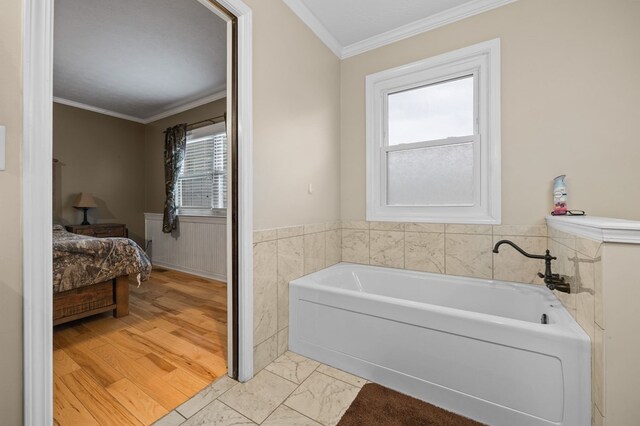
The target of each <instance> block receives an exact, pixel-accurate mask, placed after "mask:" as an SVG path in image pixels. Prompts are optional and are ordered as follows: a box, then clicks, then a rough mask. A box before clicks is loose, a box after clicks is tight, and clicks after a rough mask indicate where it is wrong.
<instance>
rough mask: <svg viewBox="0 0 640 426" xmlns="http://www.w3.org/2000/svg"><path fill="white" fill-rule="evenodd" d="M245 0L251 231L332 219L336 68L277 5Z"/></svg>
mask: <svg viewBox="0 0 640 426" xmlns="http://www.w3.org/2000/svg"><path fill="white" fill-rule="evenodd" d="M246 3H247V4H248V6H249V7H251V9H252V10H253V49H254V50H253V94H254V96H253V102H254V103H253V116H254V121H253V124H254V143H253V152H254V156H253V160H254V168H253V173H254V180H253V182H254V188H253V191H254V229H263V228H270V227H277V226H286V225H297V224H300V223H314V222H330V221H336V220H338V219H339V216H340V196H339V192H340V145H339V143H340V140H339V139H340V134H339V122H340V93H339V88H340V63H339V61H338V59H337V58H336V57H335V55H334V54H333V53H332V52H331V51H330V50H329V49H328V48H327V47H326V46H325V45H324V44H322V42H321V41H320V40H319V39H318V38H317V37H316V36H315V35H314V34H313V33H312V32H311V31H310V30H309V28H307V27H306V26H305V25H304V24H303V23H302V22H301V21H300V20H299V19H298V18H297V17H296V16H295V15H294V14H293V12H292V11H291V10H290V9H289V8H288V7H287V6H286V5H285V4H284V3H283V2H282V1H269V2H265V1H263V0H246ZM310 183H311V184H312V185H313V194H308V191H307V188H308V185H309V184H310Z"/></svg>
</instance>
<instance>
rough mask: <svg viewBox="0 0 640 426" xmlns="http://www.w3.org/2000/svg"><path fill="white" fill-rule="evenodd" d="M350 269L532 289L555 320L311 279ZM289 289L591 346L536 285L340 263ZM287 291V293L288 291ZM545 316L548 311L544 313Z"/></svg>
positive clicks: (563, 310) (549, 294)
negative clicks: (477, 309) (530, 318)
mask: <svg viewBox="0 0 640 426" xmlns="http://www.w3.org/2000/svg"><path fill="white" fill-rule="evenodd" d="M351 268H359V269H369V270H380V271H385V272H390V273H393V274H398V275H410V276H422V277H427V278H428V277H434V278H437V279H445V280H446V279H451V280H454V281H458V280H463V281H471V282H473V283H474V284H481V285H482V284H484V285H497V286H502V285H505V286H508V287H516V288H523V289H527V290H536V292H538V293H540V294H541V295H542V296H543V300H544V303H545V304H547V303H548V304H549V309H551V310H552V312H553V319H554V320H555V321H554V322H552V323H548V324H542V323H538V322H532V321H525V320H521V319H516V318H509V317H504V316H499V315H494V314H488V313H482V312H475V311H469V310H464V309H459V308H452V307H448V306H442V305H436V304H431V303H425V302H416V301H412V300H407V299H401V298H394V297H391V296H384V295H379V294H374V293H366V292H362V291H356V290H349V289H343V288H339V287H333V286H330V285H324V284H322V283H320V282H318V281H316V280H315V278H316V277H318V276H323V275H327V274H329V273H330V272H331V271H335V270H343V269H346V270H348V269H351ZM289 285H290V287H298V288H301V289H308V290H312V291H313V290H316V291H321V292H326V293H330V294H334V295H342V296H348V297H356V298H362V299H365V300H370V301H372V302H377V303H381V302H382V303H390V304H392V305H394V306H399V307H407V308H413V309H420V308H423V309H424V308H425V307H426V308H427V309H428V310H430V311H432V312H434V313H437V314H440V315H444V316H446V317H451V318H463V319H466V320H471V321H477V322H479V323H483V324H492V325H498V326H503V327H508V328H518V329H523V328H524V329H526V330H527V331H530V332H534V333H543V334H546V335H552V336H555V337H561V338H572V339H576V340H579V341H582V342H584V343H587V344H589V345H591V343H592V342H591V339H590V338H589V336H588V334H587V333H586V332H585V331H584V330H583V329H582V327H580V326H579V325H578V323H577V321H576V320H575V319H574V318H573V317H572V316H571V314H570V313H569V311H568V310H567V308H566V307H565V306H564V305H563V304H562V302H561V301H560V300H559V299H558V298H557V296H556V295H555V294H554V293H553V292H551V291H550V290H548V289H546V288H543V287H542V286H538V285H536V284H526V283H517V282H511V281H501V280H489V279H484V278H474V277H465V276H460V275H449V274H438V273H433V272H422V271H411V270H406V269H396V268H389V267H385V266H377V265H362V264H358V263H350V262H340V263H337V264H335V265H331V266H328V267H326V268H323V269H321V270H319V271H316V272H313V273H311V274H308V275H304V276H302V277H299V278H297V279H295V280H292V281H290V282H289ZM290 291H291V290H290ZM547 313H549V312H547Z"/></svg>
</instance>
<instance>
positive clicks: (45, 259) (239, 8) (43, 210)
mask: <svg viewBox="0 0 640 426" xmlns="http://www.w3.org/2000/svg"><path fill="white" fill-rule="evenodd" d="M202 3H203V4H204V5H205V6H207V7H208V8H210V9H211V10H213V11H215V12H216V13H218V14H219V15H224V16H225V19H226V20H227V22H228V28H229V34H230V37H231V44H232V45H233V46H234V48H233V49H230V50H231V52H232V53H231V56H233V57H235V60H236V61H237V62H236V63H237V64H238V66H237V69H236V72H235V73H232V71H233V70H231V69H230V70H229V74H233V75H232V78H231V79H230V81H231V82H232V84H231V87H230V88H229V89H228V90H230V92H231V94H230V96H228V99H229V102H230V103H231V105H230V107H229V111H235V112H236V113H235V115H231V117H230V122H231V123H232V126H231V128H232V130H231V135H232V137H233V138H235V139H236V144H237V154H236V156H235V157H234V158H235V159H236V161H237V163H236V164H237V165H236V166H235V167H236V171H237V179H236V180H235V181H234V185H235V184H236V183H237V186H236V187H237V196H236V197H234V199H233V200H234V201H233V202H235V203H237V204H236V206H237V208H235V210H234V211H233V213H232V214H231V216H232V218H233V220H235V221H236V223H237V226H236V230H235V232H236V233H237V239H236V241H237V243H236V245H235V247H232V248H231V249H230V251H231V250H234V249H235V250H236V251H237V256H232V257H233V258H234V259H236V263H237V265H236V266H235V267H234V266H233V265H232V266H231V267H230V268H229V274H230V276H229V281H230V282H232V283H233V284H232V285H233V286H234V290H236V291H233V292H229V293H230V294H231V298H232V300H231V301H230V302H231V303H230V304H229V306H230V307H233V306H234V300H233V299H235V303H236V306H237V309H233V308H232V309H229V316H230V321H232V322H233V323H234V324H237V325H238V332H237V338H236V339H235V342H236V343H235V344H232V345H229V347H230V348H231V349H232V348H233V347H234V346H236V347H237V350H235V351H233V352H232V354H231V356H230V357H229V361H230V369H231V371H233V370H237V374H238V378H239V380H241V381H245V380H248V379H249V378H251V376H252V374H253V372H252V363H253V362H252V349H253V348H252V323H253V321H252V258H251V255H252V253H251V252H252V247H251V234H252V223H251V215H252V214H251V187H252V185H251V138H252V135H251V85H250V84H251V11H250V9H249V8H248V7H246V5H244V3H242V2H241V1H238V0H221V1H219V2H216V4H215V5H214V4H211V3H208V2H204V1H203V2H202ZM52 6H53V4H52V2H51V1H44V2H41V1H35V0H34V1H31V0H26V2H25V39H24V64H25V65H24V73H25V78H24V129H23V130H24V152H23V154H24V155H23V158H24V163H23V164H24V167H23V175H24V181H23V182H24V186H23V193H24V195H23V212H24V213H23V215H24V223H26V224H29V225H28V226H24V227H23V241H24V244H23V259H24V342H25V344H24V368H25V386H24V397H25V400H24V406H25V424H34V425H35V424H38V425H40V424H50V423H51V419H52V397H51V396H52V387H51V383H52V371H51V352H50V351H51V346H52V332H51V329H52V327H51V326H52V316H51V315H52V310H51V302H52V294H51V287H50V285H49V284H47V283H50V282H51V268H52V265H51V216H50V213H48V212H51V210H52V195H51V192H50V188H51V181H52V177H51V176H52V175H51V171H52V166H51V164H52V162H51V159H52V148H51V124H52V120H51V116H52V111H51V101H52V87H51V80H50V78H48V76H50V75H51V70H52V29H53V25H52V24H53V21H52ZM221 10H222V12H221ZM230 15H231V16H233V17H232V18H230ZM234 28H235V30H234ZM234 90H235V94H234ZM233 99H235V105H234V104H233ZM231 179H233V178H231ZM230 226H231V225H230ZM232 232H234V231H232ZM234 270H235V271H236V272H235V273H234V272H233V271H234ZM230 340H232V341H233V333H230ZM236 357H237V358H236ZM234 358H236V359H237V361H235V362H234ZM43 383H49V385H48V386H42V384H43Z"/></svg>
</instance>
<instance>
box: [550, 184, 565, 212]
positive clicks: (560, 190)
mask: <svg viewBox="0 0 640 426" xmlns="http://www.w3.org/2000/svg"><path fill="white" fill-rule="evenodd" d="M565 177H566V175H560V176H558V177H557V178H555V179H554V180H553V214H554V215H563V214H567V185H566V184H565V182H564V178H565Z"/></svg>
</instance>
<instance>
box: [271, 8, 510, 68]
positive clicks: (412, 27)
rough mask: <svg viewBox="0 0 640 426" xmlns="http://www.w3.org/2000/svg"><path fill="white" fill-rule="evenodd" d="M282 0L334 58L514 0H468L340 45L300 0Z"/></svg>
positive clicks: (427, 29) (445, 23)
mask: <svg viewBox="0 0 640 426" xmlns="http://www.w3.org/2000/svg"><path fill="white" fill-rule="evenodd" d="M283 1H284V2H285V4H286V5H287V6H289V8H290V9H291V10H292V11H293V12H294V13H295V14H296V15H297V16H298V18H300V19H301V20H302V22H304V23H305V24H306V25H307V26H308V27H309V28H310V29H311V31H313V32H314V34H315V35H316V36H317V37H318V38H319V39H320V40H321V41H322V42H323V43H324V44H325V45H327V47H328V48H329V49H331V51H332V52H333V53H335V55H336V56H337V57H338V58H340V59H346V58H350V57H352V56H356V55H359V54H361V53H364V52H368V51H369V50H373V49H377V48H379V47H382V46H386V45H388V44H391V43H395V42H396V41H400V40H404V39H406V38H409V37H413V36H415V35H418V34H421V33H424V32H427V31H430V30H433V29H436V28H439V27H442V26H444V25H447V24H451V23H454V22H457V21H460V20H462V19H466V18H469V17H471V16H474V15H478V14H480V13H483V12H487V11H489V10H492V9H496V8H498V7H501V6H505V5H507V4H509V3H513V2H516V1H518V0H472V1H469V2H467V3H464V4H462V5H460V6H456V7H452V8H451V9H447V10H444V11H442V12H440V13H436V14H435V15H431V16H427V17H426V18H424V19H419V20H417V21H414V22H411V23H409V24H407V25H403V26H401V27H399V28H396V29H393V30H390V31H386V32H384V33H381V34H378V35H375V36H373V37H369V38H367V39H365V40H362V41H359V42H356V43H352V44H349V45H347V46H342V45H341V44H340V43H339V42H338V40H337V39H336V38H335V37H334V36H333V35H332V34H331V33H330V32H329V30H327V28H326V27H325V26H324V25H323V24H322V23H321V22H320V21H319V20H318V18H316V16H315V15H314V14H313V12H311V10H309V8H308V7H307V6H305V4H304V3H302V1H301V0H283Z"/></svg>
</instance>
